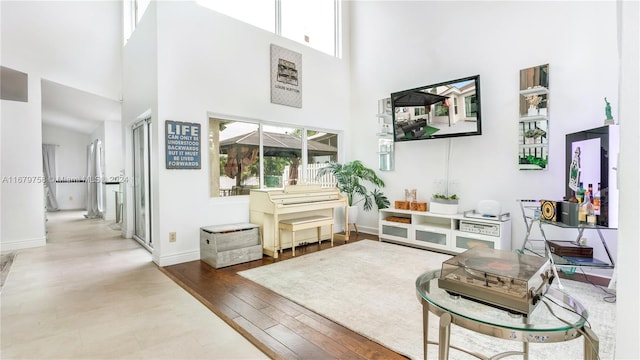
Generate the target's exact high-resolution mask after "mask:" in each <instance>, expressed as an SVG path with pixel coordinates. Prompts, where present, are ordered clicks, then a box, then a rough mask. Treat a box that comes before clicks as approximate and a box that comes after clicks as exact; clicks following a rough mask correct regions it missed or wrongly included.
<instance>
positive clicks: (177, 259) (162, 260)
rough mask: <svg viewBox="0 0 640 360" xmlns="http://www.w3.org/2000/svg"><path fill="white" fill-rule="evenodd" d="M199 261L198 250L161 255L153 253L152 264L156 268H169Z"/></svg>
mask: <svg viewBox="0 0 640 360" xmlns="http://www.w3.org/2000/svg"><path fill="white" fill-rule="evenodd" d="M195 260H200V250H192V251H185V252H181V253H177V254H169V255H161V256H158V254H157V253H156V252H155V251H154V252H153V262H155V263H156V264H158V266H160V267H163V266H170V265H175V264H181V263H185V262H189V261H195Z"/></svg>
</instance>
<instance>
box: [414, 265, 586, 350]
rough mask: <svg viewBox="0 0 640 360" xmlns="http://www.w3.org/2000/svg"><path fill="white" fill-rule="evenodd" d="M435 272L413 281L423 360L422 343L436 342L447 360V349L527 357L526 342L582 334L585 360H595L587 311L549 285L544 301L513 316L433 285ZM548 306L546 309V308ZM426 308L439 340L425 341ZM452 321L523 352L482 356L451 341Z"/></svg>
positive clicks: (427, 321) (427, 328) (436, 273)
mask: <svg viewBox="0 0 640 360" xmlns="http://www.w3.org/2000/svg"><path fill="white" fill-rule="evenodd" d="M439 276H440V270H436V271H429V272H426V273H424V274H422V275H420V276H419V277H418V278H417V279H416V291H417V296H418V299H419V300H420V302H421V303H422V319H423V320H422V323H423V326H422V327H423V346H424V358H425V359H426V358H427V345H428V344H436V345H439V348H438V358H439V359H448V358H449V348H453V349H456V350H459V351H463V352H465V353H467V354H470V355H472V356H475V357H477V358H480V359H500V358H503V357H507V356H512V355H522V356H523V357H524V359H525V360H526V359H528V358H529V343H554V342H561V341H569V340H573V339H577V338H579V337H580V336H582V337H583V338H584V359H586V360H596V359H598V351H599V343H598V337H597V336H596V335H595V334H594V333H593V331H592V330H591V328H589V327H588V326H587V317H588V312H587V310H586V309H585V308H584V307H583V306H582V304H580V303H579V302H578V301H576V300H575V299H574V298H572V297H571V296H569V295H567V294H565V293H564V292H562V291H560V290H558V289H556V288H555V287H550V288H549V289H548V290H547V293H546V294H545V297H544V298H543V300H541V301H540V303H539V304H538V305H537V306H536V308H535V309H534V310H533V311H532V312H531V313H530V314H529V315H528V316H523V315H514V314H513V313H509V312H508V311H506V310H503V309H499V308H496V307H493V306H490V305H486V304H483V303H480V302H477V301H473V300H469V299H467V298H464V297H460V296H452V295H450V294H449V293H448V292H446V291H445V290H443V289H440V288H439V287H438V277H439ZM547 305H549V307H547ZM429 312H431V313H433V314H435V315H437V316H439V317H440V323H439V328H438V329H439V336H438V340H439V341H438V342H437V343H436V342H431V341H429V340H428V339H429V337H428V334H429ZM451 324H455V325H458V326H460V327H463V328H466V329H469V330H472V331H474V332H477V333H480V334H485V335H489V336H493V337H496V338H499V339H505V340H511V341H520V342H522V344H523V349H522V351H508V352H503V353H500V354H497V355H493V356H490V357H488V356H484V355H480V354H477V353H474V352H472V351H469V350H467V349H463V348H460V347H457V346H454V345H451V344H450V332H451Z"/></svg>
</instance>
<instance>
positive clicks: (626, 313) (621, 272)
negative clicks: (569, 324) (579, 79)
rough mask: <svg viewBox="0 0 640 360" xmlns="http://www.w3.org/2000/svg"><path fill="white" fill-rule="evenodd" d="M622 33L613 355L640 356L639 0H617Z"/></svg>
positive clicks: (631, 357)
mask: <svg viewBox="0 0 640 360" xmlns="http://www.w3.org/2000/svg"><path fill="white" fill-rule="evenodd" d="M618 6H619V9H620V12H619V16H618V20H619V24H620V25H621V27H620V33H621V39H620V40H621V41H620V43H621V73H620V123H621V124H622V125H621V128H622V129H624V131H622V133H621V137H620V147H621V148H623V149H624V151H623V152H621V154H620V166H619V172H620V193H621V194H622V195H623V196H621V197H620V210H621V211H620V222H619V226H620V239H621V241H620V248H619V256H618V271H617V289H618V297H617V313H616V318H617V319H620V321H617V323H616V327H617V331H616V358H617V359H638V358H640V343H639V342H638V339H640V325H638V324H639V323H640V322H639V321H638V320H639V319H640V309H639V308H638V299H639V298H640V277H639V276H638V274H640V264H639V262H638V258H639V257H640V245H639V243H640V242H638V239H640V222H638V219H639V218H640V214H639V211H640V210H639V209H638V204H639V203H640V142H638V139H640V124H639V121H638V119H640V102H638V99H640V90H639V87H640V69H639V68H638V64H640V54H639V50H638V48H639V47H638V44H640V26H639V24H640V3H638V2H637V1H623V2H618Z"/></svg>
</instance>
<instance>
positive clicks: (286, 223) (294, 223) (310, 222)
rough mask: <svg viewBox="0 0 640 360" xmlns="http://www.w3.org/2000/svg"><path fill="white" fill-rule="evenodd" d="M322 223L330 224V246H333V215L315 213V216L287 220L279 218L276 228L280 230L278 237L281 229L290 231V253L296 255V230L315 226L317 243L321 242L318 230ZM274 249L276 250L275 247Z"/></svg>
mask: <svg viewBox="0 0 640 360" xmlns="http://www.w3.org/2000/svg"><path fill="white" fill-rule="evenodd" d="M324 225H330V226H331V246H333V217H331V216H321V215H317V216H306V217H301V218H295V219H288V220H280V223H279V224H278V229H279V232H280V234H279V238H282V230H285V231H291V253H292V256H296V231H298V230H305V229H312V228H317V229H318V244H321V243H322V238H321V234H320V232H321V230H322V226H324ZM279 241H280V239H278V242H279ZM280 245H281V244H278V248H280ZM276 251H278V250H277V249H276ZM280 251H282V249H281V248H280Z"/></svg>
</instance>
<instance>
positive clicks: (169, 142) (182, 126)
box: [165, 120, 201, 169]
mask: <svg viewBox="0 0 640 360" xmlns="http://www.w3.org/2000/svg"><path fill="white" fill-rule="evenodd" d="M200 138H201V132H200V124H198V123H186V122H180V121H172V120H167V121H165V145H166V146H165V148H166V153H167V156H166V157H167V164H166V166H167V169H200V159H201V156H200Z"/></svg>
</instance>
